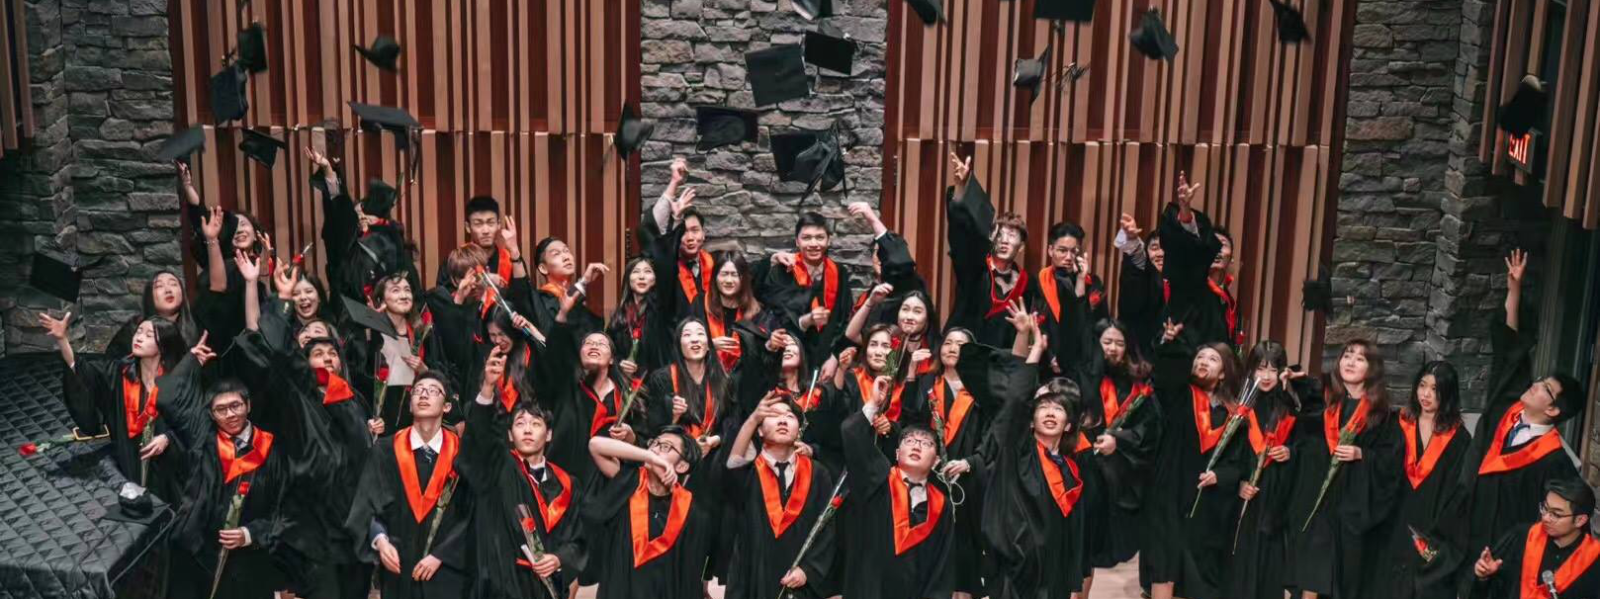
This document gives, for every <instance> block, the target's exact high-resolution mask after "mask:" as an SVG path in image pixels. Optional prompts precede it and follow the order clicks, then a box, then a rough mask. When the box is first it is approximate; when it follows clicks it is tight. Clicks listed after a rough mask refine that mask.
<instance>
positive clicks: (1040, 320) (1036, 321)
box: [1033, 314, 1044, 327]
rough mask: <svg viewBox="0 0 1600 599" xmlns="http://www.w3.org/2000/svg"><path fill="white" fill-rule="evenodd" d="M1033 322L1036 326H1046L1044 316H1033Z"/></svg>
mask: <svg viewBox="0 0 1600 599" xmlns="http://www.w3.org/2000/svg"><path fill="white" fill-rule="evenodd" d="M1033 322H1034V324H1037V325H1039V326H1041V327H1042V326H1044V315H1043V314H1035V315H1033Z"/></svg>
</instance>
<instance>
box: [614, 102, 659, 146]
mask: <svg viewBox="0 0 1600 599" xmlns="http://www.w3.org/2000/svg"><path fill="white" fill-rule="evenodd" d="M655 131H656V124H655V123H651V122H649V121H644V120H640V118H639V114H638V110H636V109H635V108H634V106H633V104H632V103H631V102H630V103H626V104H623V105H622V118H621V119H620V120H618V121H617V138H616V144H617V153H618V154H620V155H622V159H623V160H627V159H628V156H629V155H630V154H633V152H634V151H635V150H638V149H639V146H642V145H644V142H645V141H647V140H649V139H650V135H651V134H652V133H655Z"/></svg>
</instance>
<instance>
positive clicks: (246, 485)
mask: <svg viewBox="0 0 1600 599" xmlns="http://www.w3.org/2000/svg"><path fill="white" fill-rule="evenodd" d="M239 494H240V495H249V494H250V481H244V482H242V483H239Z"/></svg>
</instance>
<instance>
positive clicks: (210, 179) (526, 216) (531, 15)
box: [172, 0, 639, 302]
mask: <svg viewBox="0 0 1600 599" xmlns="http://www.w3.org/2000/svg"><path fill="white" fill-rule="evenodd" d="M638 10H639V5H638V3H637V2H631V1H625V0H470V1H454V2H421V1H419V0H408V1H403V2H389V1H386V0H337V1H318V0H296V1H283V2H252V3H250V4H248V5H246V7H245V8H244V9H243V10H242V11H240V10H239V9H238V8H237V3H235V2H231V1H230V2H213V1H209V0H174V11H173V13H172V23H173V28H172V53H173V66H174V71H175V76H174V85H175V87H176V89H177V94H176V96H177V104H178V106H177V111H176V112H177V121H178V122H177V123H176V124H177V125H178V127H179V128H180V129H181V128H183V127H187V126H188V125H189V124H191V123H206V124H210V123H212V122H213V121H214V119H213V117H212V114H211V107H210V101H209V91H208V89H207V83H208V81H209V79H210V75H211V74H212V73H213V72H214V71H216V70H218V68H219V67H220V65H221V57H222V56H223V55H224V54H225V53H226V52H227V50H228V49H230V48H233V47H234V46H235V45H236V44H237V41H238V32H239V31H240V30H241V29H243V28H244V27H245V26H246V25H248V24H249V23H252V22H259V23H262V24H263V25H265V26H266V29H267V33H268V48H267V51H268V68H269V70H268V71H267V72H265V73H259V74H256V75H253V76H252V77H251V79H250V84H249V101H250V113H249V114H248V115H247V116H246V117H245V118H244V119H243V120H242V121H236V122H234V123H231V124H229V125H227V126H223V127H214V128H208V137H207V148H208V150H207V152H206V153H205V154H203V156H202V158H201V159H200V160H199V161H198V165H197V166H196V171H197V172H196V175H195V180H196V184H197V186H199V187H200V192H201V195H202V196H203V197H205V198H206V200H207V201H208V202H218V201H220V202H221V203H222V204H223V205H224V206H227V207H231V208H238V209H242V210H245V211H248V212H250V213H253V214H255V215H257V216H258V217H260V218H261V219H262V220H263V221H264V222H265V223H269V229H270V230H271V231H272V232H273V233H274V238H275V240H277V241H278V245H279V247H280V248H285V247H293V248H296V249H298V248H300V247H303V246H304V245H305V244H306V243H309V242H311V241H315V240H317V238H318V231H319V230H320V226H321V218H322V215H321V214H319V212H320V206H319V205H318V202H317V198H316V194H315V192H313V191H312V189H311V186H310V184H309V182H308V178H309V176H310V170H309V164H308V162H307V161H306V160H305V158H304V157H303V155H302V151H303V148H307V147H312V148H317V149H319V150H321V149H323V148H325V147H327V144H328V137H329V136H338V137H340V138H341V139H342V140H343V141H344V144H343V146H344V148H345V151H344V155H343V158H344V170H345V173H346V177H347V178H348V179H349V180H350V181H353V182H359V185H360V186H361V187H362V188H363V189H364V188H365V182H366V181H367V180H369V179H371V178H382V179H384V180H385V181H388V182H389V183H390V184H394V185H396V186H397V187H401V190H402V194H403V197H402V200H401V202H400V203H399V205H398V206H397V208H396V209H395V215H396V216H397V217H398V218H399V219H401V220H402V221H403V222H405V223H406V225H407V228H408V233H409V236H410V238H411V239H412V240H414V241H416V242H417V244H418V249H419V251H420V260H419V263H420V264H419V265H420V267H421V268H422V270H423V278H424V281H429V282H431V281H432V280H433V277H434V273H435V270H436V269H437V268H439V266H440V265H441V264H442V262H443V258H444V257H445V255H446V254H448V253H449V251H450V250H451V249H452V248H454V247H456V246H457V245H459V244H460V243H462V242H463V241H464V240H463V231H462V229H461V222H462V213H461V210H462V205H463V204H464V203H465V201H466V199H467V198H470V197H472V196H475V195H480V194H488V195H493V196H494V197H496V198H498V199H499V200H500V201H501V204H502V206H503V207H504V208H505V210H506V212H508V213H509V214H511V215H512V216H513V218H515V219H516V220H517V225H518V231H519V233H520V235H521V236H520V241H521V243H522V245H523V249H524V252H531V251H532V247H533V245H534V244H535V243H536V242H537V241H538V240H539V239H540V238H541V237H544V236H546V235H557V236H560V237H562V238H563V239H566V240H568V241H569V242H574V243H575V245H574V248H573V249H574V251H575V252H577V254H578V256H579V258H580V259H581V260H584V261H604V262H607V263H609V264H612V265H613V266H614V267H620V266H621V261H622V260H623V259H624V256H623V251H624V250H623V248H624V243H623V240H624V238H625V235H626V232H627V231H628V230H629V229H630V228H631V227H632V226H633V223H636V222H637V220H638V206H639V199H638V186H637V184H635V183H633V182H636V181H638V160H637V158H635V159H634V160H632V161H631V163H630V164H627V165H624V164H623V163H622V162H621V161H620V160H619V159H618V158H617V156H616V153H615V151H614V150H613V149H612V144H611V135H610V132H612V131H615V129H616V123H617V119H618V117H619V115H620V114H621V107H622V104H623V102H624V101H626V100H633V101H637V99H638V96H639V87H638V74H639V35H638V31H639V12H638ZM379 35H388V36H391V37H393V38H395V39H396V40H397V41H398V42H399V43H400V45H401V46H402V47H403V48H404V53H403V54H402V56H401V58H400V62H399V72H398V73H388V72H384V71H381V70H379V69H377V68H376V67H373V66H371V65H370V64H368V63H366V62H365V61H363V60H362V59H361V56H360V55H359V54H357V53H356V52H355V51H354V50H353V49H351V45H352V44H361V45H363V46H365V45H367V44H369V43H370V42H371V41H372V39H373V38H375V37H377V36H379ZM348 101H357V102H364V103H369V104H381V105H389V106H399V107H402V108H405V109H406V110H407V111H409V112H410V113H411V114H412V115H414V116H415V117H417V120H419V121H420V122H421V123H422V125H423V128H424V129H423V135H422V141H421V147H420V152H421V157H422V158H421V165H420V166H419V167H418V169H417V171H416V172H415V173H414V175H415V181H414V182H413V183H410V184H407V185H403V186H402V185H399V183H400V178H401V176H402V174H403V172H404V170H403V169H404V168H405V163H406V156H405V155H404V154H402V153H400V152H399V151H397V150H396V148H395V145H394V143H393V136H392V135H391V134H386V133H378V132H360V131H353V130H351V127H353V126H354V125H355V124H356V119H355V117H354V115H353V114H352V113H351V112H350V109H349V107H348V105H347V104H346V102H348ZM329 119H333V120H337V121H338V122H339V123H342V124H343V125H342V126H333V125H330V127H331V128H329V129H323V128H321V127H319V125H321V124H323V123H324V122H325V121H327V120H329ZM241 126H242V127H249V128H252V129H255V130H257V131H260V132H264V133H270V134H272V135H273V136H275V137H277V138H279V139H284V140H286V141H288V142H289V144H290V148H289V153H288V155H287V156H284V155H280V156H279V160H278V165H277V168H276V169H273V170H271V171H268V170H266V169H263V168H261V167H260V165H259V164H257V163H255V162H250V161H247V160H246V159H245V158H244V155H243V153H242V152H240V151H238V147H237V146H238V143H239V140H240V139H241V138H242V135H243V134H242V132H240V131H239V127H241ZM313 257H314V258H316V259H318V260H319V263H320V259H321V257H322V256H321V249H320V248H318V249H317V253H316V254H315V255H314V256H313ZM606 287H607V292H606V294H605V295H603V296H599V297H596V298H594V299H595V300H596V301H604V302H612V301H614V299H615V297H614V296H615V294H616V292H617V290H616V287H617V285H607V286H606Z"/></svg>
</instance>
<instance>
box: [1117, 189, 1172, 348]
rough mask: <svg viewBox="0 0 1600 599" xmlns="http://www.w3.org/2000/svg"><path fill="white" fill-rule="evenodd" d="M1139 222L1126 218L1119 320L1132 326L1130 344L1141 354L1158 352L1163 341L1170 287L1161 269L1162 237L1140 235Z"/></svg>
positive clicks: (1120, 241)
mask: <svg viewBox="0 0 1600 599" xmlns="http://www.w3.org/2000/svg"><path fill="white" fill-rule="evenodd" d="M1141 233H1143V230H1142V229H1140V228H1139V224H1138V221H1136V220H1134V218H1133V216H1131V215H1128V214H1123V215H1122V220H1121V224H1120V227H1119V228H1118V230H1117V237H1116V239H1115V241H1114V243H1115V245H1116V246H1117V250H1118V251H1120V252H1122V271H1121V273H1120V274H1119V275H1118V277H1117V290H1118V293H1117V317H1118V318H1119V319H1121V320H1122V321H1123V322H1126V323H1128V333H1129V335H1130V339H1129V343H1130V344H1132V345H1133V346H1134V347H1137V348H1139V349H1140V350H1141V351H1149V350H1152V349H1154V348H1155V346H1156V342H1157V341H1160V340H1161V315H1162V314H1166V313H1167V296H1168V294H1169V293H1168V286H1167V281H1166V279H1164V278H1162V275H1161V269H1162V267H1163V266H1165V265H1166V259H1167V253H1166V252H1165V251H1163V250H1162V249H1161V236H1160V235H1157V234H1156V233H1155V232H1151V233H1149V234H1147V235H1145V236H1144V237H1143V238H1141V237H1140V234H1141Z"/></svg>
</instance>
